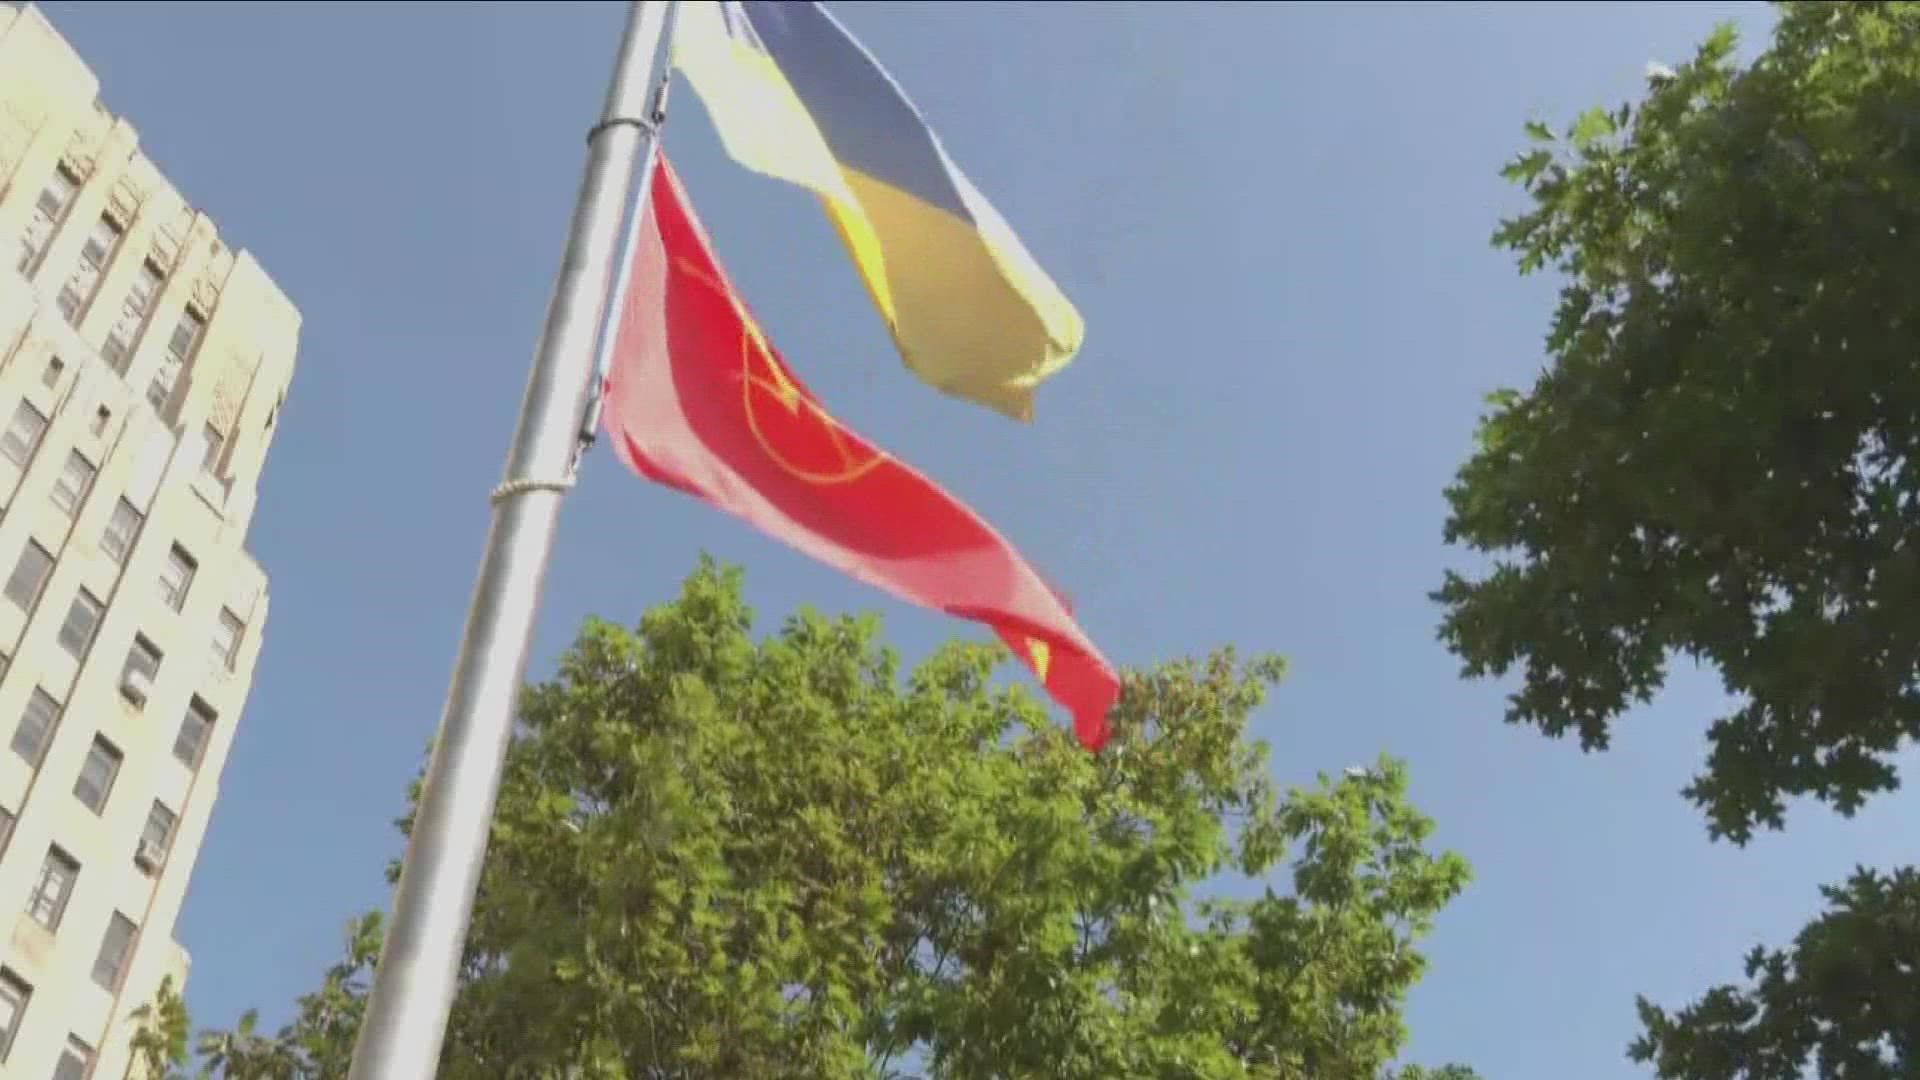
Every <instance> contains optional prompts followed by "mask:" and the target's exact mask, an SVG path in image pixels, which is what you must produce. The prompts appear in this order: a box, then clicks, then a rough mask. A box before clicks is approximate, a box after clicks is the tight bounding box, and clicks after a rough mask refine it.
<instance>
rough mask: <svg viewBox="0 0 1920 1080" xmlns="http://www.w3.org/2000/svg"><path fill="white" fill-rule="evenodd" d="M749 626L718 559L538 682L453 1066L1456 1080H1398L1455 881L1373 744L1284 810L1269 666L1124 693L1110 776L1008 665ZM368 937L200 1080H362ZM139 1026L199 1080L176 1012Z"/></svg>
mask: <svg viewBox="0 0 1920 1080" xmlns="http://www.w3.org/2000/svg"><path fill="white" fill-rule="evenodd" d="M751 630H752V617H751V614H750V612H749V611H748V609H747V608H746V607H745V606H744V604H743V603H742V599H741V595H740V579H739V575H738V574H737V572H735V571H732V570H727V569H723V568H720V567H718V566H715V565H713V564H712V563H710V562H704V561H703V563H702V565H701V566H700V568H699V569H698V570H697V571H696V572H695V573H694V574H693V575H692V576H691V577H690V578H689V579H688V581H687V582H686V584H685V586H684V589H683V592H682V594H681V595H680V597H679V598H678V599H677V600H676V601H675V602H673V603H670V604H666V605H663V606H661V607H659V608H656V609H654V610H652V611H649V612H648V613H647V614H646V615H645V616H644V618H643V619H642V620H641V622H640V624H639V626H638V627H637V629H634V630H628V629H625V628H623V627H620V626H617V625H614V624H612V623H608V622H603V621H598V620H589V621H588V622H587V624H586V626H585V627H584V629H583V630H582V631H581V633H580V635H579V637H578V639H577V641H576V643H575V644H574V646H573V647H572V648H571V649H570V650H569V651H568V652H567V653H566V654H565V655H564V657H563V658H562V659H561V661H560V664H559V669H558V673H557V674H556V676H555V677H554V678H553V679H552V680H551V681H548V682H546V683H544V684H541V685H536V686H532V687H530V688H529V689H528V691H527V692H526V694H525V697H524V700H523V705H522V709H521V715H520V718H519V724H518V730H517V733H516V737H515V739H514V742H513V745H512V748H511V750H510V753H509V757H508V765H507V771H506V778H505V780H504V783H503V786H502V792H501V797H500V802H499V809H498V812H497V814H496V816H495V820H494V824H493V832H492V841H491V847H490V849H489V854H488V861H487V866H486V870H485V872H484V875H483V880H482V882H481V886H480V895H479V900H478V903H477V906H476V911H475V917H474V921H473V927H472V930H471V932H470V934H469V937H468V942H467V951H466V956H465V959H464V965H463V972H462V984H461V989H460V994H459V998H458V1001H457V1003H456V1006H455V1010H454V1014H453V1018H452V1021H451V1024H450V1026H449V1030H448V1037H447V1043H446V1052H445V1056H444V1061H443V1066H442V1069H441V1072H440V1075H441V1076H442V1077H445V1078H448V1080H459V1078H466V1077H471V1078H476V1080H477V1078H481V1077H485V1078H490V1080H491V1078H498V1077H507V1076H511V1077H548V1078H559V1077H579V1078H582V1080H593V1078H606V1080H614V1078H622V1080H625V1078H643V1077H645V1078H654V1077H659V1078H665V1077H676V1078H679V1077H685V1078H706V1077H714V1078H719V1077H727V1078H753V1077H782V1078H786V1077H823V1078H824V1077H833V1078H843V1077H851V1076H867V1077H875V1078H880V1077H906V1076H926V1077H968V1078H971V1077H1024V1076H1050V1077H1051V1076H1067V1077H1087V1078H1090V1080H1091V1078H1099V1080H1110V1078H1114V1077H1141V1078H1150V1077H1165V1078H1169V1080H1171V1078H1176V1077H1178V1078H1215V1077H1219V1078H1238V1077H1248V1078H1252V1077H1259V1078H1272V1080H1280V1078H1288V1080H1292V1078H1299V1080H1307V1078H1311V1080H1377V1078H1380V1077H1388V1076H1396V1075H1398V1076H1401V1077H1403V1078H1404V1080H1465V1078H1470V1077H1471V1076H1472V1074H1471V1072H1469V1071H1467V1070H1465V1069H1461V1068H1458V1067H1449V1068H1447V1069H1442V1070H1440V1071H1437V1072H1435V1071H1425V1070H1420V1069H1418V1068H1409V1069H1407V1070H1405V1071H1403V1072H1401V1073H1397V1074H1396V1073H1395V1072H1394V1071H1393V1063H1394V1062H1395V1060H1396V1057H1397V1056H1398V1054H1399V1052H1400V1050H1401V1047H1402V1045H1403V1043H1404V1041H1405V1038H1406V1030H1405V1024H1404V1021H1403V1016H1402V1012H1403V1006H1404V1002H1405V998H1406V994H1407V992H1408V990H1409V989H1410V988H1411V987H1412V986H1413V984H1414V983H1415V982H1416V981H1417V980H1418V979H1419V978H1420V976H1421V974H1422V972H1423V971H1424V969H1425V961H1424V959H1423V958H1422V957H1421V955H1420V953H1419V952H1418V951H1417V948H1416V945H1417V942H1418V940H1419V939H1420V938H1421V937H1422V936H1423V935H1424V934H1425V933H1426V932H1427V930H1428V928H1429V926H1430V924H1431V921H1432V919H1433V917H1434V916H1435V914H1436V913H1437V912H1439V911H1440V910H1441V908H1442V907H1443V906H1444V905H1445V904H1446V903H1447V902H1448V901H1450V900H1451V899H1452V898H1453V897H1454V896H1456V895H1457V894H1458V893H1459V892H1460V890H1461V889H1462V888H1463V887H1464V886H1465V884H1466V883H1467V880H1468V869H1467V866H1466V864H1465V862H1464V861H1463V860H1462V859H1461V858H1460V857H1459V856H1457V855H1454V854H1450V853H1439V852H1433V851H1430V850H1429V849H1428V847H1427V841H1428V839H1429V837H1430V834H1431V830H1432V824H1431V823H1430V822H1429V820H1428V819H1427V818H1426V817H1424V816H1422V815H1421V814H1420V813H1419V812H1418V811H1417V810H1415V809H1414V808H1413V807H1412V806H1410V805H1409V804H1408V802H1407V799H1406V790H1407V778H1406V774H1405V771H1404V769H1403V768H1402V767H1401V765H1400V764H1399V763H1397V762H1395V761H1393V760H1392V759H1389V758H1382V759H1381V760H1379V761H1378V762H1377V763H1376V764H1375V765H1374V766H1372V767H1371V768H1367V769H1352V770H1345V771H1343V772H1342V773H1341V774H1340V775H1338V776H1334V777H1327V776H1322V777H1321V778H1320V779H1319V781H1318V782H1317V783H1316V784H1314V785H1312V786H1310V787H1306V788H1301V789H1297V790H1290V791H1287V792H1284V793H1283V792H1281V791H1279V790H1277V789H1276V786H1275V784H1274V782H1273V780H1272V779H1271V776H1270V773H1269V770H1268V767H1267V759H1266V748H1265V747H1264V746H1262V745H1259V744H1255V743H1251V742H1249V741H1248V740H1247V739H1246V738H1245V728H1246V723H1247V718H1248V716H1249V714H1250V713H1251V712H1252V711H1253V710H1254V709H1255V708H1256V707H1257V706H1259V705H1260V703H1261V702H1262V701H1263V700H1264V698H1265V696H1266V694H1267V692H1268V690H1269V689H1270V687H1271V686H1272V685H1274V684H1275V683H1276V682H1277V681H1278V680H1279V678H1280V677H1281V674H1282V665H1281V663H1280V662H1279V661H1278V660H1276V659H1273V658H1271V657H1264V656H1263V657H1254V658H1250V659H1245V660H1242V659H1240V658H1239V657H1237V656H1236V655H1235V654H1234V653H1233V652H1232V651H1231V650H1223V651H1220V652H1217V653H1215V654H1213V655H1211V656H1209V657H1207V658H1205V659H1203V660H1198V661H1180V662H1173V663H1167V664H1163V665H1160V666H1157V667H1155V668H1153V669H1151V670H1147V671H1138V672H1131V673H1128V675H1127V677H1126V692H1125V694H1124V697H1123V701H1122V703H1121V705H1120V706H1119V708H1118V710H1117V711H1116V713H1115V715H1114V717H1113V724H1114V729H1115V733H1116V734H1115V739H1114V742H1113V743H1112V744H1111V745H1110V746H1109V747H1108V749H1107V750H1106V751H1104V752H1102V753H1100V754H1097V755H1094V754H1088V753H1086V752H1085V751H1083V750H1081V749H1080V748H1079V747H1078V746H1077V745H1076V744H1075V742H1074V741H1073V739H1072V737H1071V736H1070V735H1069V734H1067V733H1066V732H1064V731H1063V730H1061V729H1060V728H1059V727H1057V726H1056V725H1055V724H1054V723H1053V722H1052V721H1051V720H1049V718H1048V717H1047V715H1046V712H1045V711H1044V709H1042V708H1041V707H1040V706H1039V705H1037V704H1036V703H1035V701H1034V700H1033V699H1032V697H1031V696H1029V695H1028V694H1027V693H1026V692H1025V691H1024V690H1023V689H1022V688H1020V687H1018V686H1013V687H1000V686H996V684H995V682H994V675H995V672H996V669H997V668H998V666H999V665H1000V663H1001V661H1002V660H1003V659H1004V653H1003V651H1002V650H1001V649H1000V647H999V646H998V645H983V644H971V643H964V642H956V643H953V644H949V645H947V646H945V647H943V648H941V649H939V650H938V651H937V652H936V653H934V654H933V655H932V656H930V657H929V658H927V659H926V660H925V661H924V662H922V663H921V664H919V665H918V666H916V667H915V668H914V669H913V670H912V671H911V672H910V673H907V674H906V675H905V676H904V678H903V677H902V673H901V670H900V663H899V661H898V659H897V657H896V656H895V654H894V653H893V652H891V651H890V650H888V649H886V648H884V647H882V646H880V645H879V644H878V641H877V623H876V621H875V620H873V619H871V618H852V617H846V618H838V619H828V618H825V617H822V616H820V615H817V614H813V613H803V614H801V615H798V616H796V617H794V618H793V619H791V620H789V621H788V622H787V623H786V624H785V625H784V626H783V627H782V628H781V629H780V631H779V632H778V633H777V634H776V635H774V636H772V637H769V638H766V639H764V640H759V641H756V640H755V639H754V638H753V637H752V636H751ZM415 795H416V796H417V784H416V791H415ZM400 824H401V827H402V829H403V830H404V829H405V828H406V826H407V821H406V820H405V819H403V820H402V821H401V823H400ZM1282 869H1285V870H1287V871H1290V875H1289V876H1290V878H1291V888H1287V889H1276V888H1275V887H1274V885H1273V884H1271V883H1270V882H1271V881H1272V879H1273V878H1274V877H1275V876H1276V875H1278V874H1279V873H1280V871H1281V870H1282ZM391 873H392V871H391V870H390V874H391ZM1236 882H1237V884H1236ZM379 935H380V923H379V920H378V917H377V915H375V916H368V917H366V918H363V919H361V920H359V921H357V922H356V923H355V924H354V925H353V928H352V932H351V934H350V941H349V947H348V951H347V955H346V957H345V958H344V959H343V960H342V961H341V962H340V964H338V965H337V966H336V967H335V968H333V969H332V970H331V971H330V972H328V973H327V975H326V977H325V979H324V980H323V983H322V986H321V987H320V988H319V989H318V990H316V991H315V992H314V993H312V994H310V995H308V996H306V997H305V998H303V999H302V1000H301V1001H300V1003H299V1006H298V1010H297V1014H296V1016H295V1018H294V1020H293V1021H292V1022H291V1023H290V1024H289V1025H288V1026H287V1027H286V1028H285V1029H284V1030H282V1031H280V1032H279V1033H277V1034H275V1035H271V1036H269V1035H266V1034H264V1033H262V1032H260V1031H258V1030H256V1024H257V1021H256V1020H255V1019H254V1018H253V1017H252V1016H251V1015H249V1016H248V1017H246V1018H244V1019H243V1021H242V1024H241V1025H240V1027H239V1028H237V1029H235V1030H232V1031H210V1032H205V1033H202V1034H201V1036H200V1038H199V1040H198V1048H199V1051H200V1057H201V1067H202V1070H203V1072H202V1075H205V1076H219V1077H226V1078H230V1080H267V1078H273V1080H298V1078H308V1077H314V1078H317V1077H337V1076H342V1075H345V1071H346V1068H345V1067H346V1063H347V1061H348V1060H349V1058H350V1055H351V1051H352V1042H353V1037H354V1034H355V1032H356V1030H357V1024H358V1019H359V1015H360V1010H361V1008H362V1007H363V1005H364V999H365V993H366V986H367V983H368V977H369V974H370V972H371V968H372V964H373V962H374V960H375V958H376V956H377V952H378V944H379ZM149 1020H150V1023H149V1025H148V1027H147V1029H146V1031H145V1033H144V1035H143V1038H144V1041H143V1044H142V1046H143V1048H144V1051H145V1052H146V1053H147V1055H148V1057H149V1061H150V1064H151V1065H152V1066H154V1067H155V1068H156V1069H164V1068H165V1067H166V1066H167V1065H168V1064H169V1063H171V1064H173V1065H180V1064H183V1063H185V1061H186V1060H187V1057H188V1054H187V1049H188V1047H187V1043H188V1039H187V1030H188V1024H187V1020H186V1018H185V1015H184V1011H183V1010H182V1009H181V1007H180V1004H179V1002H178V999H177V998H171V997H170V998H168V999H167V1000H165V1001H163V1002H162V1003H161V1005H160V1006H159V1007H158V1008H157V1009H156V1010H155V1012H154V1014H153V1015H152V1016H151V1017H150V1018H149Z"/></svg>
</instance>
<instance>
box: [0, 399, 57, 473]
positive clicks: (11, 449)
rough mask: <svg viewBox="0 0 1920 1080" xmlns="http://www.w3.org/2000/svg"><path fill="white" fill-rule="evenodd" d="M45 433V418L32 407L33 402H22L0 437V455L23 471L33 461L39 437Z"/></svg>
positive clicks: (38, 444)
mask: <svg viewBox="0 0 1920 1080" xmlns="http://www.w3.org/2000/svg"><path fill="white" fill-rule="evenodd" d="M46 433H47V418H46V417H45V416H43V415H41V412H40V410H39V409H36V408H34V407H33V402H31V401H22V402H21V403H20V407H19V408H17V409H15V410H13V422H12V423H10V424H8V425H7V430H6V434H4V435H0V454H5V455H6V456H7V460H8V461H11V462H13V463H14V464H15V465H18V466H20V467H21V468H23V469H24V468H26V467H27V463H28V462H30V461H32V460H33V452H34V451H35V450H38V449H40V436H42V435H45V434H46Z"/></svg>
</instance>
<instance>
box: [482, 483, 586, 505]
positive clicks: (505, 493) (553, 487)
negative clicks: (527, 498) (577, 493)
mask: <svg viewBox="0 0 1920 1080" xmlns="http://www.w3.org/2000/svg"><path fill="white" fill-rule="evenodd" d="M571 490H573V480H572V479H571V478H569V479H565V480H508V481H505V482H504V483H502V484H501V485H500V486H499V487H497V488H494V489H493V491H492V493H490V494H489V495H488V496H487V501H488V502H490V503H498V502H499V501H500V500H502V499H511V498H512V497H514V496H515V495H524V494H526V493H527V492H529V491H551V492H554V493H555V494H559V495H564V494H566V493H567V492H569V491H571Z"/></svg>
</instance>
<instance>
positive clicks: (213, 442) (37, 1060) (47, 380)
mask: <svg viewBox="0 0 1920 1080" xmlns="http://www.w3.org/2000/svg"><path fill="white" fill-rule="evenodd" d="M98 91H99V81H98V80H97V79H96V78H95V76H94V74H93V73H92V72H91V71H89V70H88V68H87V66H86V64H85V63H84V62H83V61H82V60H81V58H80V57H79V56H78V55H77V54H76V53H75V51H74V50H73V48H72V47H71V46H70V45H69V44H68V43H67V42H66V41H65V40H64V39H62V38H61V37H60V35H59V33H58V32H57V31H55V30H54V28H53V27H52V26H51V25H50V24H49V23H48V22H47V20H46V18H45V17H44V16H43V15H42V14H41V13H40V12H39V11H38V10H37V9H36V8H34V7H32V6H25V7H21V6H17V5H13V4H6V3H0V583H3V584H0V741H3V744H0V1078H7V1080H11V1078H14V1077H21V1078H30V1080H82V1078H85V1077H111V1078H115V1080H119V1078H122V1077H125V1076H127V1075H128V1074H129V1072H130V1071H131V1068H132V1059H131V1052H130V1047H129V1039H130V1037H131V1035H132V1033H133V1031H134V1030H135V1028H136V1026H137V1024H136V1021H135V1020H133V1019H132V1017H131V1016H130V1014H131V1013H132V1012H133V1011H134V1010H135V1009H137V1008H139V1007H140V1006H141V1005H142V1004H145V1003H147V1002H149V1001H151V1000H152V999H153V997H154V994H155V992H156V990H157V989H158V987H159V985H160V982H161V979H162V978H163V977H166V976H169V975H171V976H173V978H174V981H175V983H176V985H180V984H184V982H185V977H186V971H187V955H186V952H185V950H184V949H182V948H181V947H180V945H179V944H178V943H176V942H175V941H174V940H173V928H174V920H175V918H176V917H177V916H178V914H179V911H180V903H181V899H182V897H183V896H184V895H185V893H186V889H187V881H188V878H189V877H190V876H191V875H192V873H193V864H194V860H195V857H196V856H197V855H198V853H199V849H200V842H201V839H202V837H204V836H205V834H206V829H207V819H208V815H209V814H210V813H211V812H212V810H213V806H214V802H215V800H216V799H217V798H218V795H219V790H220V772H221V768H222V766H223V765H224V764H225V763H226V759H227V750H228V747H229V746H231V745H232V741H233V733H234V728H235V725H236V722H237V721H238V720H239V718H240V712H241V708H242V706H243V705H244V704H245V703H246V698H247V690H248V687H249V685H250V684H251V682H252V676H253V669H254V661H255V658H256V657H257V656H258V654H259V649H260V631H261V628H262V626H263V624H264V623H265V621H266V616H267V588H266V576H265V574H263V573H262V572H261V569H260V567H259V566H258V565H257V564H256V563H255V562H254V561H253V559H252V558H251V557H250V556H249V555H248V554H247V552H246V550H245V547H244V543H245V540H246V535H247V523H248V521H249V520H250V519H251V517H252V516H253V507H254V500H255V490H256V487H257V483H258V481H259V477H260V469H261V465H262V463H263V461H264V459H265V457H266V452H267V446H268V444H269V443H270V442H271V441H272V438H273V431H274V420H275V418H276V415H277V413H278V411H279V408H280V404H281V402H282V400H283V399H284V396H285V393H286V389H287V384H288V382H289V380H290V379H291V378H292V375H293V359H294V351H295V346H296V343H297V339H298V336H299V328H300V316H299V313H298V312H297V311H296V309H295V308H294V307H293V305H292V303H290V302H289V301H288V299H287V297H286V296H285V295H283V294H282V293H281V292H280V290H279V289H278V288H277V287H276V286H275V285H274V283H273V282H272V281H271V280H269V279H268V277H267V275H266V273H265V272H264V271H262V270H261V268H260V267H259V265H258V264H256V263H255V262H254V261H253V259H252V258H251V257H250V256H248V255H247V254H246V253H244V252H239V251H235V250H233V249H231V248H229V247H227V246H226V245H225V244H223V243H222V242H221V240H220V237H219V234H218V233H217V231H216V230H215V228H214V225H213V222H212V221H210V220H209V219H208V218H207V217H206V216H205V215H203V214H201V213H200V212H198V211H196V210H194V209H193V208H192V207H191V206H190V205H189V204H188V202H187V201H186V200H185V199H184V198H183V197H182V196H181V195H180V194H179V193H177V192H175V191H174V190H173V188H172V187H171V186H170V185H169V184H168V183H167V181H166V179H165V178H164V177H162V176H161V175H160V173H159V172H158V170H156V169H155V167H154V166H153V164H152V163H151V162H150V161H148V160H147V158H146V157H145V156H144V155H143V154H142V153H141V152H140V147H139V140H138V137H137V136H136V134H135V132H134V129H133V127H132V126H131V125H130V124H128V122H127V121H126V120H124V119H120V118H117V117H115V116H113V115H112V114H111V113H109V112H107V111H106V110H105V109H104V108H102V107H101V106H100V105H99V104H97V103H96V100H95V99H96V97H97V94H98Z"/></svg>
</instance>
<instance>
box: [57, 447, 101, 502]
mask: <svg viewBox="0 0 1920 1080" xmlns="http://www.w3.org/2000/svg"><path fill="white" fill-rule="evenodd" d="M93 475H94V468H93V462H91V461H88V460H87V455H85V454H82V453H81V452H80V451H78V450H75V451H74V452H72V453H71V454H68V455H67V467H66V468H64V469H62V470H60V479H58V480H55V481H54V482H53V505H55V506H57V507H59V508H60V512H61V513H63V514H65V515H67V516H68V517H72V516H73V515H74V514H75V513H77V512H79V510H80V503H81V501H82V500H84V499H85V498H86V497H87V492H88V491H89V490H91V489H92V488H93Z"/></svg>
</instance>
